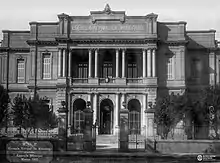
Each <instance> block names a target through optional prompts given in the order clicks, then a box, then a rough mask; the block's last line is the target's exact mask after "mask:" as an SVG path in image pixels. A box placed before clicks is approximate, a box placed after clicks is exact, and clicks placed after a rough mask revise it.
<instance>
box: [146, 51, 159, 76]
mask: <svg viewBox="0 0 220 163" xmlns="http://www.w3.org/2000/svg"><path fill="white" fill-rule="evenodd" d="M146 51H147V57H146ZM155 53H156V50H155V49H147V50H145V49H143V78H145V77H156V54H155ZM146 70H147V71H146Z"/></svg>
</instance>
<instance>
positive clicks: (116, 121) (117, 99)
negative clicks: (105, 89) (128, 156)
mask: <svg viewBox="0 0 220 163" xmlns="http://www.w3.org/2000/svg"><path fill="white" fill-rule="evenodd" d="M119 103H120V100H119V93H118V92H117V93H116V95H115V113H114V114H115V115H114V135H116V134H118V129H119V123H118V115H119Z"/></svg>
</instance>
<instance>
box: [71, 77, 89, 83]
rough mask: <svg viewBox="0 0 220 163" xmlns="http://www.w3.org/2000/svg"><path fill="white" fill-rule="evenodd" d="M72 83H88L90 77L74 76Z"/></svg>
mask: <svg viewBox="0 0 220 163" xmlns="http://www.w3.org/2000/svg"><path fill="white" fill-rule="evenodd" d="M71 83H88V78H72V81H71Z"/></svg>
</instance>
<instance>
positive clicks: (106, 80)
mask: <svg viewBox="0 0 220 163" xmlns="http://www.w3.org/2000/svg"><path fill="white" fill-rule="evenodd" d="M99 83H100V84H101V83H115V78H99Z"/></svg>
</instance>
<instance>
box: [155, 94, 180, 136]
mask: <svg viewBox="0 0 220 163" xmlns="http://www.w3.org/2000/svg"><path fill="white" fill-rule="evenodd" d="M182 100H183V97H182V96H180V95H174V94H173V93H172V94H171V95H168V96H166V97H159V98H157V100H156V105H155V123H156V124H157V127H158V134H159V135H160V136H161V138H162V139H167V136H168V133H169V132H170V131H171V129H173V128H174V127H175V126H176V124H177V123H178V122H179V121H180V120H181V119H182V117H183V113H184V111H183V109H182V108H184V107H183V106H184V105H183V103H182Z"/></svg>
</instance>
